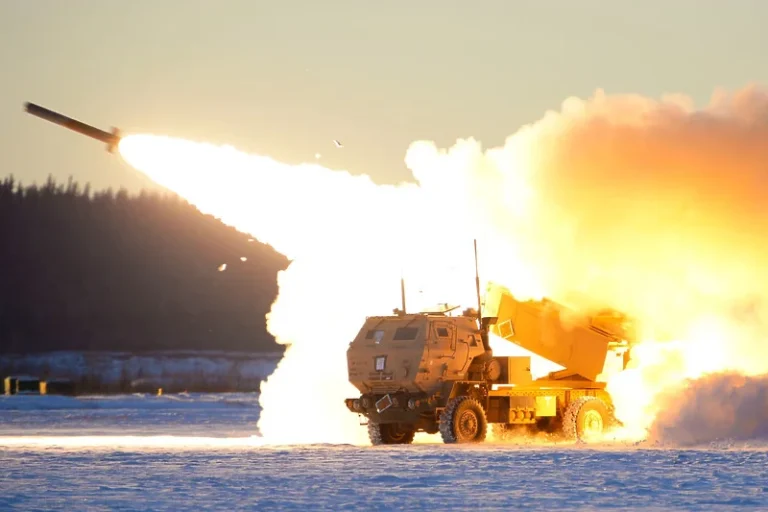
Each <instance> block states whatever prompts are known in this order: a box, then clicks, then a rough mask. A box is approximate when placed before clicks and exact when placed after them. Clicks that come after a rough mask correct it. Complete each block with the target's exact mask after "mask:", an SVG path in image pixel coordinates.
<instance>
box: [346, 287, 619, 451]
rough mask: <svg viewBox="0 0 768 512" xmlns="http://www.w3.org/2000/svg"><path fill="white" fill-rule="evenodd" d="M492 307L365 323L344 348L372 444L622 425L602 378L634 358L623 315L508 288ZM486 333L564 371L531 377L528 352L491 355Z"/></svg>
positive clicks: (590, 436) (582, 436) (577, 435)
mask: <svg viewBox="0 0 768 512" xmlns="http://www.w3.org/2000/svg"><path fill="white" fill-rule="evenodd" d="M478 296H479V293H478ZM478 302H479V301H478ZM485 306H486V308H487V309H490V310H494V311H493V313H491V314H492V315H493V316H484V315H481V314H480V313H474V312H470V311H466V312H465V313H464V314H462V315H458V316H450V315H449V313H450V312H449V311H440V312H423V313H416V314H406V313H405V312H404V311H400V312H397V313H398V314H395V315H392V316H374V317H369V318H367V319H366V320H365V323H364V324H363V326H362V328H361V329H360V332H359V333H358V335H357V336H356V337H355V339H354V340H353V341H352V342H351V343H350V345H349V349H348V350H347V365H348V372H349V381H350V382H351V383H352V384H353V385H354V386H355V387H356V388H357V389H358V390H359V391H360V393H361V394H360V396H359V397H355V398H348V399H346V400H345V402H346V405H347V407H348V408H349V410H350V411H352V412H354V413H357V414H360V415H362V416H363V417H364V418H365V419H367V421H368V433H369V437H370V440H371V443H373V444H374V445H378V444H407V443H411V442H412V441H413V438H414V435H415V433H416V432H427V433H430V434H436V433H438V432H439V433H440V435H441V437H442V439H443V441H444V442H445V443H469V442H482V441H484V440H485V438H486V434H487V431H488V425H489V424H492V425H494V433H498V434H499V435H500V436H501V437H504V433H505V432H508V431H510V430H511V429H513V428H517V429H527V430H529V431H531V432H536V431H546V432H548V433H551V434H555V435H558V436H562V437H563V438H566V439H572V440H580V441H585V442H589V441H591V440H595V439H599V438H600V436H602V434H603V432H604V431H605V430H606V429H607V428H608V427H610V426H611V425H612V424H617V423H618V422H617V421H616V419H615V418H614V416H613V413H612V411H613V404H612V401H611V397H610V395H609V394H608V392H607V391H606V390H605V386H606V384H605V382H600V381H599V379H598V377H599V376H600V375H601V374H604V373H606V372H609V371H610V370H611V368H613V369H614V370H616V371H621V370H623V369H624V368H625V367H626V364H627V362H628V360H629V352H628V351H629V348H630V345H629V341H630V340H627V338H628V337H630V332H628V330H627V323H626V319H625V318H624V317H623V316H622V315H620V314H617V313H615V312H611V311H606V312H602V313H600V314H597V315H595V316H592V317H584V316H579V315H576V314H575V313H574V312H572V311H569V310H568V309H566V308H564V307H563V306H561V305H559V304H556V303H554V302H552V301H549V300H546V299H545V300H541V301H519V300H517V299H515V297H514V296H513V295H512V294H511V293H510V292H509V291H508V290H507V289H505V288H503V287H495V289H494V291H493V293H490V294H489V295H487V296H486V304H485ZM479 309H480V308H479V304H478V310H479ZM489 333H493V334H495V335H497V336H499V337H500V338H503V339H505V340H508V341H509V342H511V343H515V344H517V345H519V346H521V347H523V348H525V349H527V350H529V351H531V352H533V353H534V354H537V355H540V356H542V357H543V358H545V359H547V360H549V361H552V362H554V363H556V364H558V365H560V366H561V367H563V368H564V370H561V371H557V372H553V373H550V374H548V375H546V376H545V377H541V378H537V379H533V378H532V374H531V369H530V368H531V365H530V362H531V358H530V356H494V355H493V353H492V350H491V348H490V344H489V341H488V336H489Z"/></svg>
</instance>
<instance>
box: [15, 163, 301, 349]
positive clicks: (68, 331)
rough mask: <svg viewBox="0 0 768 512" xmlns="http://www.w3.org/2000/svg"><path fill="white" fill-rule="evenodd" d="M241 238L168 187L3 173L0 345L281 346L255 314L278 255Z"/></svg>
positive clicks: (273, 287)
mask: <svg viewBox="0 0 768 512" xmlns="http://www.w3.org/2000/svg"><path fill="white" fill-rule="evenodd" d="M249 238H250V237H249V236H248V235H245V234H243V233H240V232H238V231H237V230H235V229H233V228H230V227H228V226H226V225H224V224H223V223H222V222H220V221H219V220H217V219H215V218H214V217H212V216H209V215H203V214H202V213H201V212H200V211H199V210H198V209H197V208H195V207H194V206H192V205H191V204H189V203H188V202H186V201H185V200H183V199H182V198H180V197H178V196H176V195H174V194H171V193H168V194H159V193H149V192H142V193H140V194H137V195H129V194H128V193H127V192H126V191H125V190H120V191H117V192H114V191H113V190H111V189H110V190H107V191H103V192H91V191H90V190H89V187H88V186H85V187H83V188H81V187H80V186H78V184H77V183H75V182H73V181H72V180H71V179H70V180H69V182H68V183H67V184H66V185H60V184H57V183H56V182H55V181H54V180H53V179H52V178H49V179H48V181H47V182H46V183H45V184H44V185H42V186H36V185H31V186H26V187H24V186H22V185H21V184H19V183H17V182H16V181H15V180H14V179H13V177H9V178H6V179H4V180H3V181H2V182H0V269H2V270H0V353H6V354H7V353H30V352H42V351H51V350H120V351H145V350H237V351H275V350H281V346H280V345H278V344H276V343H275V341H274V339H273V337H272V336H271V335H270V334H269V333H268V332H267V330H266V320H265V318H264V316H265V314H266V313H267V312H268V311H269V308H270V305H271V304H272V302H273V301H274V299H275V297H276V295H277V272H278V271H279V270H281V269H284V268H286V267H287V265H288V261H287V259H286V258H285V257H284V256H282V255H281V254H279V253H277V252H276V251H275V250H274V249H273V248H271V247H270V246H267V245H264V244H261V243H259V242H257V241H252V242H249V241H248V240H249ZM242 257H245V258H247V260H246V261H241V258H242ZM223 263H226V264H227V267H226V269H225V270H224V271H219V267H220V265H222V264H223Z"/></svg>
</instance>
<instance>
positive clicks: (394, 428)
mask: <svg viewBox="0 0 768 512" xmlns="http://www.w3.org/2000/svg"><path fill="white" fill-rule="evenodd" d="M415 435H416V430H415V429H413V428H403V427H402V426H400V425H398V424H397V423H374V422H372V421H371V422H369V423H368V439H370V440H371V444H372V445H374V446H377V445H380V444H411V443H412V442H413V438H414V436H415Z"/></svg>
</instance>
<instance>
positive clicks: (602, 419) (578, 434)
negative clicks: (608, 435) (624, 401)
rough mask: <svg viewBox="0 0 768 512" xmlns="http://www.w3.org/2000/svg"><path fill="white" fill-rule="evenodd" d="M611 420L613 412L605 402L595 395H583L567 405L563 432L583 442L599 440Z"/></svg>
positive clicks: (569, 437) (567, 437) (568, 436)
mask: <svg viewBox="0 0 768 512" xmlns="http://www.w3.org/2000/svg"><path fill="white" fill-rule="evenodd" d="M610 421H611V414H610V412H609V411H608V406H607V405H605V402H603V401H602V400H600V399H599V398H596V397H594V396H583V397H581V398H578V399H576V400H574V401H572V402H571V403H569V404H568V407H566V409H565V413H564V414H563V434H564V436H565V437H566V439H571V440H576V441H579V442H583V443H589V442H595V441H599V440H600V439H602V437H603V433H604V432H605V430H606V428H607V427H608V426H609V425H610Z"/></svg>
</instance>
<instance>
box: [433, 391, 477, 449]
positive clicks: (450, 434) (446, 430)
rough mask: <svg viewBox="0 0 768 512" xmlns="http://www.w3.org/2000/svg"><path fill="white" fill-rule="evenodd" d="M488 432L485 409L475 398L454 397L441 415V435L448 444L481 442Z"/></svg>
mask: <svg viewBox="0 0 768 512" xmlns="http://www.w3.org/2000/svg"><path fill="white" fill-rule="evenodd" d="M487 432H488V420H487V419H486V417H485V411H484V410H483V406H482V405H480V402H478V401H477V400H475V399H474V398H470V397H468V396H458V397H456V398H452V399H451V400H450V401H449V402H448V406H447V407H446V408H445V410H444V411H443V414H442V415H441V416H440V436H441V437H442V438H443V442H444V443H446V444H451V443H481V442H483V441H484V440H485V436H486V433H487Z"/></svg>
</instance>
